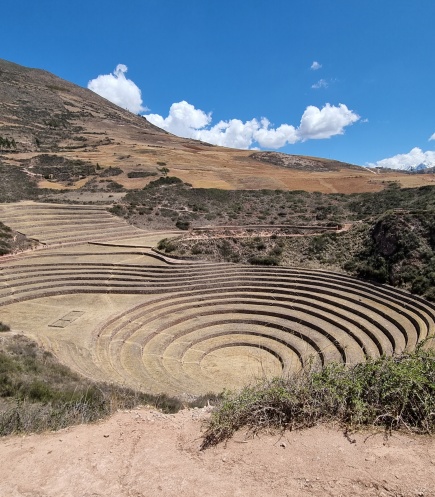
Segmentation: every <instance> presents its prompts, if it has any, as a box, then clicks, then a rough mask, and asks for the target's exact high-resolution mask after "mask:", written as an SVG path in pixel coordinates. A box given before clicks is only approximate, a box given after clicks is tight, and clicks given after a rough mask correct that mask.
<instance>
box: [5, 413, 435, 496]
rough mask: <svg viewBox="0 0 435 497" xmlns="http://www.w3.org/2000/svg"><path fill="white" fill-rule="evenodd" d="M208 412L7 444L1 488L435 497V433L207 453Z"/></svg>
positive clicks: (271, 443)
mask: <svg viewBox="0 0 435 497" xmlns="http://www.w3.org/2000/svg"><path fill="white" fill-rule="evenodd" d="M206 416H207V413H206V410H200V409H195V410H190V411H188V410H186V411H182V412H180V413H178V414H176V415H164V414H161V413H159V412H156V411H153V410H149V409H147V408H142V409H136V410H132V411H124V412H119V413H117V414H116V415H115V416H113V417H112V418H111V419H109V420H106V421H102V422H100V423H98V424H96V425H91V426H90V425H88V426H78V427H73V428H69V429H66V430H63V431H61V432H57V433H47V434H43V435H32V436H27V437H9V438H7V439H3V440H1V441H0V460H1V464H0V495H1V496H8V497H18V496H19V497H43V496H44V497H51V496H56V497H58V496H62V497H69V496H74V497H97V496H104V497H112V496H113V497H143V496H158V495H161V496H165V497H166V496H167V497H172V496H181V497H183V496H189V497H190V496H201V497H208V496H210V497H211V496H213V497H220V496H238V497H241V496H246V497H247V496H250V497H257V496H258V497H259V496H262V497H263V496H266V495H269V496H278V497H281V496H292V497H293V496H322V497H324V496H337V497H338V496H351V495H352V496H356V497H359V496H396V497H398V496H404V497H408V496H415V497H417V496H419V497H423V496H424V497H428V496H435V439H433V438H432V439H431V438H427V437H410V436H408V435H394V436H393V437H391V438H389V439H388V440H385V439H384V437H383V435H382V434H377V435H372V436H368V434H367V433H366V434H357V435H355V436H354V437H353V438H354V439H355V442H354V443H351V442H350V441H349V440H348V439H346V438H345V437H344V436H343V433H342V432H341V431H339V430H336V429H333V428H325V427H316V428H313V429H310V430H305V431H302V432H288V433H286V434H285V435H284V436H280V435H262V436H261V437H257V438H255V439H252V438H245V437H244V435H243V434H241V433H239V434H237V436H236V437H235V439H234V440H232V441H230V442H229V443H228V444H227V445H224V444H222V445H220V446H218V447H217V448H212V449H208V450H206V451H203V452H201V451H199V445H200V438H199V437H200V430H201V420H202V419H204V417H206Z"/></svg>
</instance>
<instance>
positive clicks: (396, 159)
mask: <svg viewBox="0 0 435 497" xmlns="http://www.w3.org/2000/svg"><path fill="white" fill-rule="evenodd" d="M367 165H368V166H369V167H387V168H390V169H404V170H410V169H416V168H418V167H419V166H420V168H426V167H435V151H431V150H428V151H427V152H423V150H421V148H418V147H415V148H413V149H412V150H411V151H410V152H408V153H407V154H398V155H395V156H393V157H388V158H387V159H382V160H379V161H377V162H374V163H370V164H367Z"/></svg>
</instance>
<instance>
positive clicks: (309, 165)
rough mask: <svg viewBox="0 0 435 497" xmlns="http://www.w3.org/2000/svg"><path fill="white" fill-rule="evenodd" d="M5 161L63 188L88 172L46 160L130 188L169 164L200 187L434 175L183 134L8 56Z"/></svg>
mask: <svg viewBox="0 0 435 497" xmlns="http://www.w3.org/2000/svg"><path fill="white" fill-rule="evenodd" d="M56 161H58V162H59V164H57V165H56ZM0 163H1V164H2V165H3V166H18V167H20V168H24V170H25V171H26V172H27V174H30V175H32V176H34V177H35V178H37V179H38V184H39V186H40V187H49V188H57V189H60V188H69V189H76V188H78V187H81V186H83V184H84V182H86V181H87V180H89V178H88V177H87V175H86V174H83V171H82V173H81V174H77V175H72V174H62V175H58V174H52V173H50V172H49V171H48V170H47V168H46V165H47V164H51V167H57V169H59V167H61V168H63V170H64V172H65V169H68V168H72V167H75V166H77V164H85V165H86V167H87V169H88V170H89V171H91V172H92V170H93V168H100V169H104V170H105V172H106V173H107V174H106V176H107V177H109V178H110V177H111V173H110V171H116V174H117V175H116V178H115V179H116V182H117V183H118V184H119V185H121V186H122V187H124V188H127V189H132V188H143V187H144V186H145V185H146V184H147V183H148V182H149V181H150V180H151V179H152V177H151V175H155V174H156V173H158V168H159V169H161V168H162V167H165V168H166V169H169V174H170V175H171V176H177V177H179V178H180V179H182V180H183V181H185V182H188V183H191V184H192V185H193V186H195V187H215V188H223V189H281V190H307V191H321V192H325V193H337V192H340V193H351V192H363V191H377V190H381V189H382V188H383V187H384V186H385V184H387V183H388V182H390V181H400V182H401V184H402V185H405V186H420V185H422V184H426V183H427V182H428V181H429V177H428V175H418V178H415V177H414V179H413V180H412V181H411V180H410V175H407V174H405V173H398V172H395V171H386V172H379V171H373V170H369V169H367V168H363V167H359V166H355V165H352V164H346V163H342V162H338V161H334V160H329V159H322V158H317V157H304V156H298V155H287V154H282V153H279V152H254V151H250V150H235V149H230V148H224V147H218V146H213V145H210V144H207V143H203V142H200V141H196V140H191V139H186V138H180V137H177V136H174V135H172V134H170V133H167V132H165V131H163V130H161V129H159V128H157V127H156V126H154V125H152V124H151V123H149V122H148V121H147V120H146V119H145V118H144V117H142V116H138V115H135V114H133V113H131V112H129V111H127V110H125V109H122V108H120V107H118V106H116V105H114V104H112V103H111V102H109V101H107V100H106V99H104V98H102V97H100V96H99V95H97V94H95V93H93V92H92V91H90V90H88V89H85V88H81V87H80V86H77V85H75V84H72V83H70V82H68V81H65V80H63V79H61V78H59V77H57V76H55V75H53V74H51V73H49V72H47V71H44V70H40V69H31V68H27V67H23V66H20V65H17V64H14V63H12V62H8V61H5V60H1V59H0ZM41 164H45V166H44V167H45V169H41V167H40V166H41ZM47 167H48V166H47ZM38 168H39V169H38ZM109 168H111V169H109ZM85 169H86V168H85ZM47 171H48V172H47ZM89 174H91V173H89ZM413 176H414V175H413ZM65 177H66V179H65ZM62 178H64V179H62Z"/></svg>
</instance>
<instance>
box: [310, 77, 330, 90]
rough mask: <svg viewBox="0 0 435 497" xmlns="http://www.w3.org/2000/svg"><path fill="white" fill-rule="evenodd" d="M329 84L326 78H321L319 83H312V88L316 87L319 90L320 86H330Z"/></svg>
mask: <svg viewBox="0 0 435 497" xmlns="http://www.w3.org/2000/svg"><path fill="white" fill-rule="evenodd" d="M328 86H329V84H328V82H327V81H326V79H319V81H317V83H314V84H313V85H311V88H314V89H315V90H318V89H319V88H328Z"/></svg>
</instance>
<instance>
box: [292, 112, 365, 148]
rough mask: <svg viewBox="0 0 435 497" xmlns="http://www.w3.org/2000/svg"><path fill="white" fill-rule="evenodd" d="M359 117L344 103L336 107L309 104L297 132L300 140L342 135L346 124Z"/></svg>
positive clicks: (353, 121)
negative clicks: (320, 107) (319, 106)
mask: <svg viewBox="0 0 435 497" xmlns="http://www.w3.org/2000/svg"><path fill="white" fill-rule="evenodd" d="M359 119H360V116H359V115H358V114H355V112H353V111H351V110H350V109H348V108H347V106H346V105H344V104H339V105H338V107H336V106H334V105H331V104H326V105H325V106H324V107H323V108H322V109H319V108H318V107H315V106H314V105H309V106H308V107H307V108H306V109H305V112H304V113H303V115H302V119H301V124H300V125H299V128H298V134H299V136H300V137H301V140H302V141H305V140H313V139H314V140H319V139H323V138H330V137H331V136H335V135H342V134H343V133H344V128H345V127H346V126H349V125H351V124H353V123H355V122H357V121H358V120H359Z"/></svg>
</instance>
